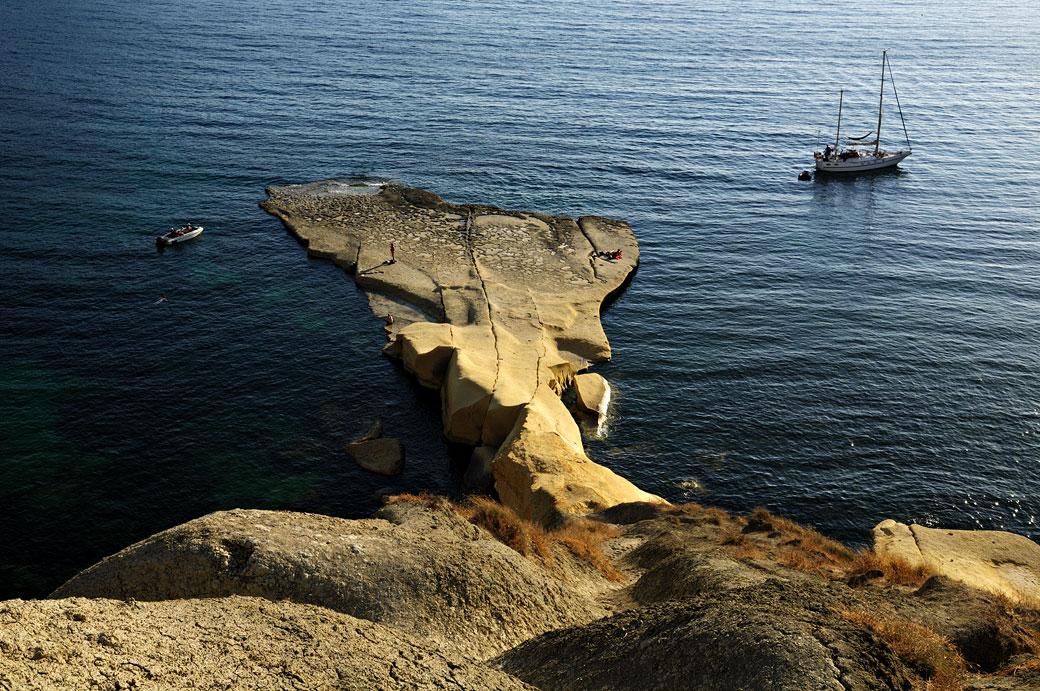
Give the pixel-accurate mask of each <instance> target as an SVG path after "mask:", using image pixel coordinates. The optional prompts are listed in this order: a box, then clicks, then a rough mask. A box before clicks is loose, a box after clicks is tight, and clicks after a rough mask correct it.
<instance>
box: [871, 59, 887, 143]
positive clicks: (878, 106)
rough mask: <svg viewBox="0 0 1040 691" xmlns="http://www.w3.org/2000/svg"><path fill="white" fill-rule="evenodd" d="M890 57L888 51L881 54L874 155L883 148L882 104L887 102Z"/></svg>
mask: <svg viewBox="0 0 1040 691" xmlns="http://www.w3.org/2000/svg"><path fill="white" fill-rule="evenodd" d="M887 57H888V51H887V50H885V51H882V52H881V93H880V94H879V95H878V104H877V140H876V141H875V142H874V155H875V156H877V155H878V150H879V147H880V146H881V104H882V102H883V101H884V100H885V61H886V59H887Z"/></svg>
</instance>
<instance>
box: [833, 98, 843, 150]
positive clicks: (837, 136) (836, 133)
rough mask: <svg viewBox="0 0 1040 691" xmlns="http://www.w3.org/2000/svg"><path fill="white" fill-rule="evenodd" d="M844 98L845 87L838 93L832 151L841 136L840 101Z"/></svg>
mask: <svg viewBox="0 0 1040 691" xmlns="http://www.w3.org/2000/svg"><path fill="white" fill-rule="evenodd" d="M844 99H845V89H842V90H841V94H839V95H838V131H837V132H835V133H834V151H835V153H837V151H838V138H839V137H840V136H841V102H842V101H843V100H844Z"/></svg>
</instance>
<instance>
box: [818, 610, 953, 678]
mask: <svg viewBox="0 0 1040 691" xmlns="http://www.w3.org/2000/svg"><path fill="white" fill-rule="evenodd" d="M837 613H838V614H839V615H841V616H842V617H844V618H846V619H848V620H849V621H851V622H854V623H856V624H859V625H860V626H863V627H864V628H867V629H869V630H871V631H873V632H874V633H875V634H877V636H878V637H879V638H881V640H883V641H885V643H887V644H888V647H890V648H891V649H892V652H894V653H895V654H896V655H898V656H899V657H900V658H902V659H903V660H904V661H905V662H906V663H907V664H908V665H909V666H910V667H912V668H913V669H915V670H916V671H917V672H918V673H919V674H920V675H921V676H923V677H924V678H925V679H926V680H927V682H928V683H927V686H926V687H925V688H926V691H960V690H961V689H963V688H964V679H965V675H966V674H967V665H966V663H965V662H964V658H963V657H962V656H961V654H960V652H958V651H957V649H956V648H954V647H953V645H952V644H951V643H950V641H949V640H947V639H946V638H945V637H943V636H940V635H939V634H937V633H935V632H934V631H932V630H931V629H928V628H925V627H924V626H920V625H918V624H915V623H913V622H911V621H906V620H905V619H897V618H895V617H889V616H884V615H881V614H878V613H876V612H868V611H865V610H839V611H838V612H837Z"/></svg>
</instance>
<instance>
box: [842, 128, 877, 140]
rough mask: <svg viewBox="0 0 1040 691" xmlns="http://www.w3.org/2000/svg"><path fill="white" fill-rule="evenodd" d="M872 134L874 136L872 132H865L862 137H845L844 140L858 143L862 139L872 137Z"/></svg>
mask: <svg viewBox="0 0 1040 691" xmlns="http://www.w3.org/2000/svg"><path fill="white" fill-rule="evenodd" d="M873 134H874V132H873V130H872V131H870V132H867V133H866V134H864V135H863V136H862V137H848V136H846V137H845V138H846V139H848V140H849V141H850V142H858V141H860V140H862V139H866V138H867V137H870V136H872V135H873Z"/></svg>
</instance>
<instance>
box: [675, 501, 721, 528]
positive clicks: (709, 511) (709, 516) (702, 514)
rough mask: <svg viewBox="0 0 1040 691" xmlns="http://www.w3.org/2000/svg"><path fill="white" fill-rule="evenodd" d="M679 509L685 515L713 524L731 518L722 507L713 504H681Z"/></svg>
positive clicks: (719, 523) (718, 523)
mask: <svg viewBox="0 0 1040 691" xmlns="http://www.w3.org/2000/svg"><path fill="white" fill-rule="evenodd" d="M678 508H679V510H680V511H682V512H683V513H684V514H686V515H687V516H691V517H693V518H699V519H701V520H702V521H704V522H705V523H712V524H714V525H722V523H723V522H724V521H728V520H730V519H731V518H732V516H730V514H729V513H727V512H726V511H724V510H722V509H718V508H715V507H714V506H701V505H700V504H694V503H690V504H681V505H679V507H678Z"/></svg>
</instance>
